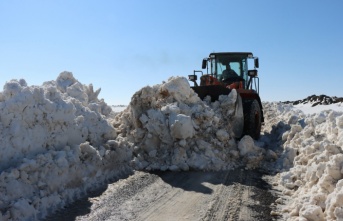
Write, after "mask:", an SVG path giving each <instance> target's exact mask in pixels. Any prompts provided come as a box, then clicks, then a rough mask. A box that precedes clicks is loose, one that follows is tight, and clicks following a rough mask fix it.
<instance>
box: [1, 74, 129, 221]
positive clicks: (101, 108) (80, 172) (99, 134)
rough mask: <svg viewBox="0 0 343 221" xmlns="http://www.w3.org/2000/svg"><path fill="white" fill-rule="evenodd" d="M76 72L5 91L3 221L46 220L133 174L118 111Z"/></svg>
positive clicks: (21, 83)
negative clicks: (115, 120)
mask: <svg viewBox="0 0 343 221" xmlns="http://www.w3.org/2000/svg"><path fill="white" fill-rule="evenodd" d="M99 92H100V90H97V91H95V92H94V90H93V86H92V85H89V86H87V85H83V84H81V83H80V82H78V81H77V80H76V79H75V78H74V77H73V75H72V74H71V73H70V72H63V73H61V74H60V75H59V76H58V78H57V79H56V80H55V81H49V82H45V83H44V84H43V85H42V86H28V85H27V83H26V81H25V80H23V79H21V80H11V81H9V82H7V83H6V84H5V85H4V90H3V91H2V92H0V133H1V137H0V144H1V146H0V151H1V154H0V171H1V173H0V195H1V197H0V211H1V212H0V220H23V219H28V220H32V219H38V218H41V217H44V216H45V215H46V214H47V212H48V211H50V212H51V211H54V210H55V209H56V208H59V207H62V206H64V205H65V204H67V203H68V202H71V201H73V200H74V199H76V198H77V197H78V196H80V195H82V194H83V193H85V192H86V191H87V190H89V189H91V188H93V187H96V186H97V185H99V184H102V183H103V182H104V181H106V179H110V178H112V177H113V176H114V175H116V173H120V172H121V170H126V169H127V168H128V166H127V165H128V162H129V161H130V160H131V151H130V149H129V148H128V147H127V145H126V144H124V143H120V142H117V141H115V139H116V137H117V135H116V132H115V129H114V128H113V126H112V125H111V124H110V123H109V121H108V120H107V119H108V118H110V117H111V113H112V112H111V111H112V109H111V108H110V107H109V106H107V104H106V103H105V102H104V101H103V100H99V99H98V98H97V96H98V94H99Z"/></svg>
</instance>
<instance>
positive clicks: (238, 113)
mask: <svg viewBox="0 0 343 221" xmlns="http://www.w3.org/2000/svg"><path fill="white" fill-rule="evenodd" d="M192 89H193V90H194V92H195V93H197V94H198V96H199V97H200V99H201V100H203V99H204V98H205V97H206V96H210V97H211V101H212V102H214V101H216V100H218V98H219V96H220V95H228V94H230V93H231V91H232V90H231V89H228V88H225V87H223V86H220V85H208V86H198V87H192ZM230 124H231V129H232V134H233V136H234V137H235V138H238V139H239V138H241V137H242V135H243V130H244V114H243V102H242V98H241V96H240V94H239V93H237V99H236V103H235V112H234V115H233V116H232V117H231V120H230Z"/></svg>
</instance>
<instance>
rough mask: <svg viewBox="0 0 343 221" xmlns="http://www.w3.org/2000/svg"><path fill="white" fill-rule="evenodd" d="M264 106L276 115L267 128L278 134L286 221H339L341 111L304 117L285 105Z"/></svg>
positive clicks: (341, 200)
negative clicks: (280, 147)
mask: <svg viewBox="0 0 343 221" xmlns="http://www.w3.org/2000/svg"><path fill="white" fill-rule="evenodd" d="M264 106H265V109H268V110H269V111H270V112H273V113H274V114H275V116H274V120H273V121H274V123H271V122H270V123H271V124H269V125H273V127H274V128H273V129H274V130H280V133H279V134H280V137H279V138H280V140H281V143H282V147H283V153H282V154H280V159H279V161H278V162H279V169H281V170H282V171H283V172H282V173H281V174H280V184H281V185H282V186H283V188H284V190H283V194H285V195H288V196H290V200H289V201H287V203H286V205H284V206H283V212H284V213H285V217H287V218H288V220H343V212H342V211H343V197H342V196H343V188H342V186H343V181H342V178H343V151H342V147H343V108H342V109H341V110H340V111H334V110H325V111H321V110H320V109H318V110H319V111H318V112H316V113H313V114H304V113H303V112H299V109H298V108H294V106H293V105H289V104H281V103H266V104H265V105H264ZM280 165H281V166H280ZM281 201H282V200H281ZM281 201H279V202H281Z"/></svg>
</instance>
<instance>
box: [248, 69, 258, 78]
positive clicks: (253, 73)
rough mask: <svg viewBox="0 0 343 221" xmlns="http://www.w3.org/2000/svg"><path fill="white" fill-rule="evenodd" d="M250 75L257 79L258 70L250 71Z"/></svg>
mask: <svg viewBox="0 0 343 221" xmlns="http://www.w3.org/2000/svg"><path fill="white" fill-rule="evenodd" d="M248 75H249V76H250V77H257V70H249V71H248Z"/></svg>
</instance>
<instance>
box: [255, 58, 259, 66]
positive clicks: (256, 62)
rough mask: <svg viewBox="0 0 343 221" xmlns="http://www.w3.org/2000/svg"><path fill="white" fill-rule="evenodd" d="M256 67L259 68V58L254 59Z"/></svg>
mask: <svg viewBox="0 0 343 221" xmlns="http://www.w3.org/2000/svg"><path fill="white" fill-rule="evenodd" d="M254 65H255V68H259V66H260V64H259V61H258V58H255V59H254Z"/></svg>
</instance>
